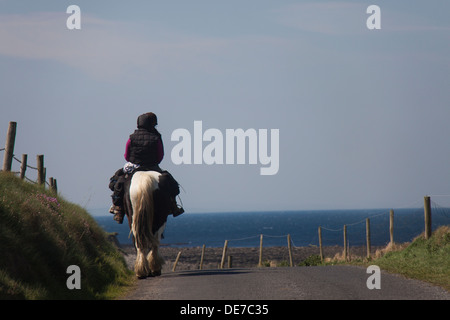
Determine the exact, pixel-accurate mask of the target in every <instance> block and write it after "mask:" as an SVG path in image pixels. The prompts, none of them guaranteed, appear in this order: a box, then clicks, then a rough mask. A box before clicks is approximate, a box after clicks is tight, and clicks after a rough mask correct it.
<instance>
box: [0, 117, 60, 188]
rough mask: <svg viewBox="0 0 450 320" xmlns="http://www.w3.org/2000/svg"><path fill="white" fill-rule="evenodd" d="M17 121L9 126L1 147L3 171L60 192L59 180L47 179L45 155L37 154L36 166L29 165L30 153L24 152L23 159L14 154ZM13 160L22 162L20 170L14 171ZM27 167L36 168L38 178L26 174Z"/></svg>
mask: <svg viewBox="0 0 450 320" xmlns="http://www.w3.org/2000/svg"><path fill="white" fill-rule="evenodd" d="M16 128H17V123H16V122H10V123H9V126H8V132H7V136H6V142H5V147H4V148H1V149H0V152H4V157H3V166H2V170H1V171H7V172H12V173H14V174H17V175H19V177H20V178H21V179H23V180H26V181H28V182H30V183H34V184H40V185H44V186H45V185H47V186H49V187H50V189H51V190H52V191H54V192H55V193H57V192H58V188H57V180H56V179H55V178H53V177H50V178H49V181H47V180H46V173H47V169H46V168H45V167H44V155H37V156H36V166H31V165H29V164H28V163H27V162H28V155H27V154H22V159H18V158H17V157H16V155H15V154H14V146H15V139H16ZM13 161H16V162H18V163H19V164H20V171H12V170H11V169H12V164H13ZM27 169H31V170H35V171H36V172H37V180H36V181H35V180H32V179H30V178H29V177H27V176H26V175H25V173H26V171H27Z"/></svg>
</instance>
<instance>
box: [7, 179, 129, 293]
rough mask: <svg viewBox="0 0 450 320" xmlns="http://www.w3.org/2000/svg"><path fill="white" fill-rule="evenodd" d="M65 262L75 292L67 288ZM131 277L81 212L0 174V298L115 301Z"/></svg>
mask: <svg viewBox="0 0 450 320" xmlns="http://www.w3.org/2000/svg"><path fill="white" fill-rule="evenodd" d="M70 265H77V266H79V267H80V270H81V289H80V290H77V289H74V290H69V289H68V288H67V285H66V281H67V279H68V277H69V276H70V274H67V273H66V271H67V267H68V266H70ZM134 281H135V280H134V276H133V274H132V272H130V271H129V270H128V269H127V268H126V264H125V261H124V259H123V257H122V255H121V253H120V252H119V251H118V250H117V248H116V247H114V246H113V245H112V244H111V243H110V242H109V241H108V240H107V237H106V233H105V232H104V231H103V230H102V229H101V228H100V227H99V226H98V224H97V223H96V222H95V220H94V219H93V218H92V217H91V216H90V215H89V214H88V213H87V212H86V210H84V209H83V208H81V207H80V206H78V205H75V204H73V203H70V202H68V201H65V200H64V199H62V198H61V197H57V196H55V195H53V194H52V193H51V192H50V191H48V190H45V189H44V188H43V187H40V186H36V185H33V184H31V183H27V182H23V181H22V180H20V179H18V178H16V177H15V176H14V175H12V174H9V173H4V172H0V299H114V298H117V297H119V296H120V295H122V294H123V293H124V292H125V291H126V290H127V288H129V287H130V286H131V285H132V284H134Z"/></svg>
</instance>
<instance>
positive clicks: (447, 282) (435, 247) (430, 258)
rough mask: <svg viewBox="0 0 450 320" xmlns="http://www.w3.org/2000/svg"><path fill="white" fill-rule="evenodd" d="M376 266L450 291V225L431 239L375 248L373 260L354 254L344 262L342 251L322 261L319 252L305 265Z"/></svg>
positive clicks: (422, 236) (423, 238) (304, 263)
mask: <svg viewBox="0 0 450 320" xmlns="http://www.w3.org/2000/svg"><path fill="white" fill-rule="evenodd" d="M324 264H325V265H334V264H353V265H363V266H366V267H367V266H369V265H377V266H379V267H380V268H381V269H383V270H386V271H388V272H391V273H397V274H401V275H403V276H405V277H407V278H411V279H417V280H422V281H426V282H429V283H432V284H435V285H438V286H441V287H443V288H444V289H446V290H447V291H450V226H441V227H439V228H438V229H436V230H435V231H434V232H433V234H432V236H431V237H430V239H428V240H425V237H424V235H423V234H421V235H419V236H418V237H416V238H415V239H414V240H413V241H412V242H411V243H403V244H394V245H390V244H389V245H387V246H386V247H385V248H383V249H379V250H377V251H376V253H375V255H374V257H372V258H371V259H367V258H362V257H355V256H352V257H351V261H350V262H345V261H344V259H343V255H342V254H337V255H336V256H335V257H334V258H331V259H330V258H327V259H326V260H325V262H324V263H322V262H321V260H320V257H319V256H318V255H314V256H311V257H309V258H308V259H306V260H305V261H304V262H303V263H302V265H303V266H310V265H324Z"/></svg>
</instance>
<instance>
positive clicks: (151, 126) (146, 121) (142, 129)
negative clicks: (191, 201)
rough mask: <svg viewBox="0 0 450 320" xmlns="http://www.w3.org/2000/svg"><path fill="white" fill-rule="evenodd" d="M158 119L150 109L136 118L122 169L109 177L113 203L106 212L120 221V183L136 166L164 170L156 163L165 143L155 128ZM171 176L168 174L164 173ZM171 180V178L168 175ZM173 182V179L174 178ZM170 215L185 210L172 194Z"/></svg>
mask: <svg viewBox="0 0 450 320" xmlns="http://www.w3.org/2000/svg"><path fill="white" fill-rule="evenodd" d="M157 124H158V119H157V117H156V115H155V114H154V113H153V112H148V113H144V114H142V115H140V116H139V117H138V119H137V129H136V130H135V131H134V133H133V134H131V135H130V138H129V139H128V141H127V144H126V148H125V155H124V156H125V160H126V161H128V162H127V163H126V164H125V166H124V168H123V169H119V170H118V171H117V172H116V174H115V175H114V177H112V178H111V183H110V188H111V189H112V190H113V191H114V193H113V195H112V198H113V205H112V206H111V208H110V210H109V212H110V213H113V214H114V220H116V221H117V222H118V223H119V224H121V223H122V222H123V218H124V215H125V213H124V211H123V194H124V190H123V186H124V182H125V179H126V174H127V173H132V172H133V171H134V170H135V169H138V168H140V169H142V170H146V171H157V172H159V173H164V171H163V170H162V169H161V168H160V167H159V163H160V162H161V161H162V159H163V157H164V146H163V142H162V139H161V134H160V133H159V132H158V130H157V129H156V128H155V126H156V125H157ZM165 173H166V174H168V175H169V176H170V174H169V173H167V172H165ZM170 179H173V178H172V176H170ZM173 181H174V182H175V183H176V181H175V180H174V179H173ZM170 199H171V202H172V203H171V207H172V214H173V215H174V216H178V215H180V214H182V213H183V212H184V209H183V208H182V207H181V206H178V205H177V203H176V200H175V196H173V197H171V198H170Z"/></svg>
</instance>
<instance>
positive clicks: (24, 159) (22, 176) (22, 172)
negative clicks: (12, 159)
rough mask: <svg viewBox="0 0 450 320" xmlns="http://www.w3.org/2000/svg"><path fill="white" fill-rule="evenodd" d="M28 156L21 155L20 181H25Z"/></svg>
mask: <svg viewBox="0 0 450 320" xmlns="http://www.w3.org/2000/svg"><path fill="white" fill-rule="evenodd" d="M27 160H28V155H26V154H22V164H21V165H20V179H22V180H23V179H25V172H26V171H27Z"/></svg>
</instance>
